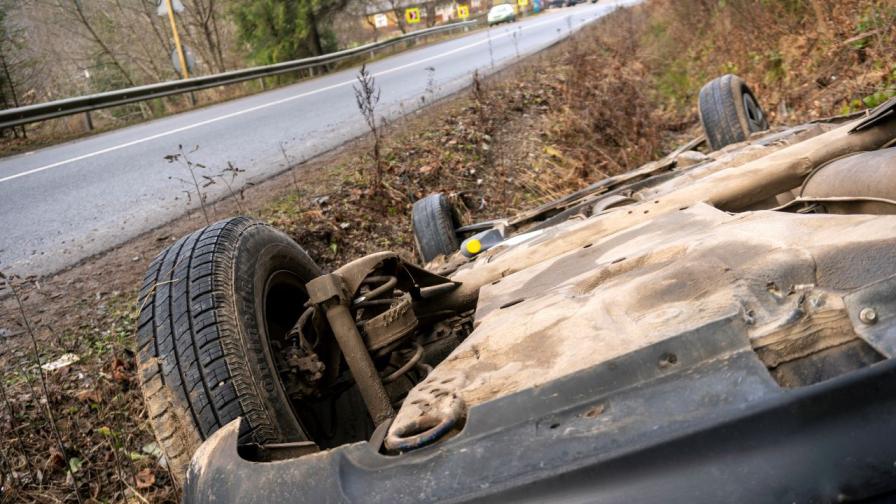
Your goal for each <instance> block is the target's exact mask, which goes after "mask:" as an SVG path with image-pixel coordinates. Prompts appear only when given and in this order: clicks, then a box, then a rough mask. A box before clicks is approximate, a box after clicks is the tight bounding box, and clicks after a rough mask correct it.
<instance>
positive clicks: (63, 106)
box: [0, 21, 477, 128]
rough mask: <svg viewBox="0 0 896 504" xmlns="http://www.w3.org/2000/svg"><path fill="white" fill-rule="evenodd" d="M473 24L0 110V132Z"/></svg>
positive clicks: (334, 58)
mask: <svg viewBox="0 0 896 504" xmlns="http://www.w3.org/2000/svg"><path fill="white" fill-rule="evenodd" d="M476 24H477V22H476V21H465V22H461V23H452V24H447V25H443V26H435V27H432V28H426V29H424V30H419V31H415V32H412V33H406V34H404V35H400V36H398V37H394V38H391V39H389V40H384V41H381V42H373V43H370V44H365V45H362V46H358V47H355V48H352V49H345V50H343V51H337V52H333V53H329V54H324V55H321V56H314V57H311V58H302V59H297V60H293V61H285V62H283V63H275V64H273V65H265V66H259V67H252V68H246V69H243V70H232V71H230V72H224V73H219V74H214V75H206V76H203V77H194V78H190V79H183V80H177V81H168V82H160V83H157V84H147V85H145V86H137V87H132V88H127V89H119V90H117V91H108V92H105V93H97V94H93V95H87V96H79V97H75V98H65V99H62V100H56V101H51V102H47V103H38V104H35V105H28V106H25V107H18V108H12V109H6V110H0V128H10V127H13V126H20V125H23V124H28V123H34V122H40V121H46V120H48V119H55V118H57V117H64V116H68V115H74V114H79V113H82V112H90V111H92V110H100V109H104V108H109V107H115V106H118V105H126V104H128V103H134V102H140V101H146V100H152V99H154V98H161V97H164V96H171V95H176V94H182V93H189V92H192V91H199V90H201V89H207V88H211V87H217V86H224V85H229V84H236V83H239V82H245V81H248V80H252V79H258V78H260V77H270V76H272V75H279V74H283V73H287V72H292V71H295V70H302V69H305V68H312V67H318V66H323V65H327V64H330V63H335V62H337V61H342V60H345V59H348V58H351V57H353V56H357V55H359V54H364V53H366V52H372V51H376V50H379V49H384V48H386V47H390V46H393V45H395V44H398V43H400V42H404V41H407V40H414V39H417V38H420V37H423V36H426V35H432V34H435V33H441V32H447V31H451V30H456V29H458V28H468V27H470V26H474V25H476Z"/></svg>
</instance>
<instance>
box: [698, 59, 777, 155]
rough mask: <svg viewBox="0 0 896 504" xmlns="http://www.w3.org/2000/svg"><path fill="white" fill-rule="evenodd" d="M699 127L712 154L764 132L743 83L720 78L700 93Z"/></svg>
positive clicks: (761, 118) (758, 109)
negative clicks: (712, 151)
mask: <svg viewBox="0 0 896 504" xmlns="http://www.w3.org/2000/svg"><path fill="white" fill-rule="evenodd" d="M699 108H700V123H701V124H702V125H703V131H704V132H705V133H706V140H707V141H708V142H709V146H710V148H712V150H719V149H721V148H722V147H725V146H726V145H730V144H733V143H737V142H743V141H745V140H747V139H748V138H749V137H750V134H752V133H755V132H757V131H765V130H767V129H768V121H767V120H766V117H765V113H764V112H763V111H762V107H760V106H759V102H758V101H756V97H755V96H754V95H753V92H752V91H751V90H750V88H749V86H747V84H746V82H744V81H743V79H741V78H740V77H738V76H736V75H731V74H728V75H723V76H722V77H719V78H718V79H715V80H712V81H710V82H708V83H707V84H706V85H704V86H703V88H702V89H701V90H700V98H699Z"/></svg>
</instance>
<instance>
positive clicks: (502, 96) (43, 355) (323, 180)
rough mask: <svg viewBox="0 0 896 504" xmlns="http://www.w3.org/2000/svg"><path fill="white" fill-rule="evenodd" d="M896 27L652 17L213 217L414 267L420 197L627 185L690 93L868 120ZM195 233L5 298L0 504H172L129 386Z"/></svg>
mask: <svg viewBox="0 0 896 504" xmlns="http://www.w3.org/2000/svg"><path fill="white" fill-rule="evenodd" d="M894 21H896V9H894V8H893V7H892V4H891V3H890V2H885V1H873V0H846V1H834V0H813V1H808V0H807V1H784V2H767V1H761V0H755V1H747V0H726V1H724V2H719V1H710V0H654V1H652V2H648V3H647V4H646V5H643V6H642V7H640V8H637V9H634V10H628V11H619V12H617V13H615V14H613V15H612V16H611V17H610V18H609V19H607V20H605V21H603V22H599V23H596V24H595V25H593V26H591V27H589V28H587V29H585V30H583V31H582V32H580V33H579V34H578V35H577V36H575V37H574V38H573V39H571V40H569V41H567V42H565V43H563V44H561V45H558V46H556V47H554V48H552V49H550V50H549V51H547V52H545V53H543V54H541V55H539V56H536V57H533V58H531V59H530V60H527V61H525V62H523V63H521V64H520V65H518V66H517V67H515V68H513V69H511V70H508V71H505V72H504V73H502V74H500V75H498V76H495V77H493V78H490V79H487V80H485V81H480V80H478V79H477V80H476V81H475V82H474V85H473V87H472V89H470V90H468V91H466V92H464V93H462V94H461V95H459V96H458V97H456V98H455V99H452V100H448V101H445V102H443V103H438V104H435V105H433V106H430V107H429V108H427V109H424V110H423V111H421V112H419V113H418V114H417V115H415V116H411V117H408V118H407V119H404V120H400V121H398V122H396V123H393V124H390V125H387V126H386V127H385V128H384V129H382V130H380V131H379V133H378V135H379V137H378V141H379V163H377V162H376V160H375V159H373V140H372V139H362V140H359V141H358V142H354V143H352V144H350V145H348V146H346V147H345V148H343V149H342V150H340V151H338V152H335V153H333V154H330V155H327V156H324V157H322V158H321V159H318V160H313V161H310V162H308V163H305V164H302V165H299V166H296V167H293V169H291V170H290V171H288V172H287V173H284V174H283V175H281V176H279V177H277V178H275V179H273V180H271V181H269V182H266V183H263V184H261V185H259V186H257V187H254V188H250V189H248V190H247V191H246V193H245V194H244V195H235V196H234V197H233V198H231V199H229V200H226V201H223V202H220V203H217V204H215V205H214V206H212V207H210V208H209V211H210V214H211V216H212V217H213V218H223V217H226V216H228V215H232V214H233V213H236V212H244V213H250V214H252V215H255V216H256V217H259V218H261V219H264V220H266V221H268V222H271V223H273V224H274V225H276V226H278V227H280V228H282V229H285V230H286V231H287V232H289V233H290V234H291V235H292V236H293V237H294V238H296V239H297V240H298V241H299V242H300V243H301V244H302V245H303V246H304V247H306V248H307V249H308V250H309V252H310V253H311V255H312V256H313V257H315V258H316V259H317V260H318V261H319V262H320V264H321V265H322V266H323V267H324V268H328V269H332V268H333V267H335V266H337V265H340V264H342V263H344V262H345V261H347V260H349V259H352V258H355V257H357V256H358V255H361V254H365V253H369V252H373V251H377V250H382V249H392V250H396V251H398V252H400V253H401V254H403V255H405V256H408V257H412V255H413V249H412V238H411V237H410V226H409V219H408V216H409V213H410V205H411V203H412V201H413V200H414V199H415V198H418V197H420V196H423V195H425V194H427V193H429V192H432V191H437V190H440V191H445V192H449V193H452V194H454V195H455V197H456V198H457V200H458V201H460V202H463V203H464V205H465V207H466V209H467V211H466V216H465V217H466V218H467V219H469V220H479V219H484V218H489V217H492V216H498V215H506V214H508V213H512V212H515V211H518V210H521V209H524V208H528V207H531V206H532V205H535V204H537V203H539V202H542V201H544V200H546V199H548V198H552V197H555V196H557V195H559V194H562V193H564V192H565V191H568V190H570V189H574V188H577V187H580V186H582V185H584V184H587V183H588V182H591V181H593V180H595V179H598V178H601V177H603V176H606V175H610V174H614V173H619V172H622V171H625V170H629V169H631V168H633V167H636V166H638V165H639V164H641V163H644V162H646V161H649V160H651V159H654V158H656V157H657V156H659V155H662V154H663V153H665V152H666V151H668V150H669V149H671V148H673V147H674V146H676V145H678V144H679V143H681V142H683V141H684V140H687V139H690V138H692V137H694V136H696V135H698V134H699V133H700V129H699V125H698V121H697V116H696V109H695V102H696V95H697V92H698V91H699V88H700V86H701V84H702V83H703V82H704V81H706V80H708V79H710V78H712V77H714V76H717V75H719V74H722V73H725V72H732V71H733V72H736V73H738V74H739V75H741V76H743V77H744V78H745V79H746V80H747V81H748V82H749V83H750V84H751V85H752V86H753V88H754V90H755V91H756V94H757V96H758V97H759V99H760V101H761V102H762V103H763V105H764V106H765V108H766V110H767V111H768V112H769V114H770V115H771V122H772V123H773V124H775V123H777V124H782V123H796V122H800V121H806V120H811V119H814V118H817V117H822V116H827V115H831V114H837V113H841V112H846V111H850V110H854V109H858V108H863V107H867V106H871V105H873V104H875V103H876V102H877V101H879V100H880V99H882V97H885V96H888V95H891V94H893V87H894V81H896V78H894V77H896V74H894V64H893V60H892V57H891V55H892V54H894V49H896V28H894ZM373 85H375V83H373ZM193 156H194V157H196V159H195V160H196V161H198V162H201V161H202V160H201V151H198V152H197V153H195V154H194V155H193ZM197 156H198V157H197ZM160 162H162V161H161V160H160ZM375 166H379V167H380V172H379V173H374V171H375V168H374V167H375ZM376 179H379V180H380V183H379V184H374V183H373V182H372V181H373V180H376ZM203 223H204V220H203V218H202V216H201V214H197V215H193V216H188V217H186V218H184V219H181V220H179V221H176V222H173V223H171V224H170V225H169V226H166V227H165V228H164V229H159V230H156V231H155V232H152V233H149V234H148V235H146V236H144V237H141V238H139V239H137V240H135V241H134V242H132V243H129V244H127V245H125V246H123V247H121V248H120V249H118V250H115V251H112V252H110V253H108V254H106V255H104V256H102V257H98V258H95V259H92V260H90V261H87V262H86V263H85V264H82V265H80V266H78V267H76V268H73V269H71V270H69V271H66V272H63V273H61V274H59V275H56V276H55V277H53V278H46V279H17V280H13V281H12V282H11V284H12V286H14V287H15V291H16V294H17V295H18V299H19V300H21V304H19V303H18V302H17V299H16V297H14V296H10V295H9V293H10V292H11V289H10V287H9V286H7V287H6V289H5V292H6V294H7V296H6V297H5V298H4V299H3V300H2V304H0V342H2V344H0V364H2V368H0V369H2V376H0V384H2V388H0V432H2V433H3V434H2V442H0V473H2V478H3V479H2V482H0V484H2V485H3V497H2V498H3V499H6V498H9V499H23V500H32V501H41V502H44V501H53V500H63V501H68V502H75V501H76V497H75V491H74V489H75V488H77V492H78V495H79V496H80V498H81V500H83V501H87V500H91V499H93V500H102V501H124V500H128V501H133V502H136V501H141V502H142V501H151V502H164V501H174V500H176V499H177V494H176V491H175V489H174V488H173V487H172V485H171V483H170V479H169V477H168V475H167V474H166V472H165V469H164V461H162V460H160V459H159V453H158V450H157V448H156V446H155V444H154V440H153V437H152V434H151V433H150V431H149V430H148V426H147V424H146V418H145V412H144V410H143V405H142V400H141V397H140V393H139V391H137V390H136V388H135V384H136V380H135V376H134V373H135V369H134V365H133V352H134V340H133V332H134V324H135V323H136V320H135V314H136V311H137V308H138V307H136V306H134V304H135V299H136V288H137V286H138V283H139V281H140V278H141V277H142V274H143V272H144V271H145V269H146V267H147V264H148V263H149V261H150V260H151V259H152V257H153V255H154V254H155V253H157V252H159V251H160V250H161V249H162V248H164V247H165V246H167V245H168V244H170V243H171V242H172V240H173V239H176V238H177V237H179V236H180V235H182V234H184V233H186V232H188V231H190V230H191V229H193V228H196V227H199V226H200V225H203ZM25 320H27V321H28V322H29V324H28V325H25V323H24V321H25ZM66 353H71V354H75V355H77V356H78V357H79V358H80V360H79V361H78V362H76V363H73V364H69V365H66V366H63V367H61V368H59V369H56V370H52V371H46V372H45V373H43V376H45V378H46V392H44V389H43V386H42V382H41V374H39V373H38V371H37V369H38V368H37V365H36V362H37V361H38V360H39V362H41V363H44V364H46V363H48V362H52V361H55V360H57V359H58V358H59V357H60V356H62V355H63V354H66ZM57 433H58V435H57Z"/></svg>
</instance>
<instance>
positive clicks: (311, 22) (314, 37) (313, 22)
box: [308, 9, 324, 56]
mask: <svg viewBox="0 0 896 504" xmlns="http://www.w3.org/2000/svg"><path fill="white" fill-rule="evenodd" d="M317 23H318V20H317V16H315V15H314V9H310V10H309V11H308V26H309V27H310V28H311V34H310V36H309V38H310V40H309V42H310V43H311V53H312V55H313V56H320V55H321V54H323V53H324V48H323V44H322V43H321V40H320V29H319V28H318V26H317Z"/></svg>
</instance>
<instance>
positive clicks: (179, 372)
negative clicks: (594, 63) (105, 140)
mask: <svg viewBox="0 0 896 504" xmlns="http://www.w3.org/2000/svg"><path fill="white" fill-rule="evenodd" d="M730 77H731V76H726V78H720V79H718V80H716V81H713V83H710V84H708V85H707V88H705V89H708V91H707V94H706V96H707V97H708V98H706V99H705V100H704V93H703V92H701V114H702V115H701V117H702V119H703V122H704V129H705V130H706V132H707V135H706V136H705V137H701V138H698V139H695V140H694V141H693V142H689V143H688V144H686V145H683V146H682V147H681V148H679V149H676V150H675V151H674V152H672V153H670V154H669V155H668V156H666V157H664V158H663V159H660V160H658V161H655V162H652V163H649V164H647V165H645V166H643V167H641V168H639V169H637V170H634V171H632V172H629V173H625V174H622V175H618V176H615V177H610V178H607V179H604V180H601V181H599V182H596V183H594V184H592V185H590V186H588V187H586V188H584V189H582V190H580V191H577V192H576V193H573V194H570V195H568V196H566V197H564V198H561V199H559V200H557V201H554V202H551V203H548V204H545V205H542V206H540V207H538V208H535V209H533V210H531V211H528V212H524V213H522V214H520V215H516V216H512V217H509V218H507V219H502V220H497V221H490V222H487V223H476V224H474V225H466V226H462V225H460V223H458V222H457V219H456V215H454V213H453V212H452V210H451V208H450V205H449V204H448V203H446V201H447V200H446V199H445V198H444V196H443V195H433V196H432V197H431V199H429V200H427V201H426V203H425V204H421V205H419V206H417V205H415V212H417V211H418V208H419V212H420V213H419V214H418V215H415V217H414V223H415V233H416V238H417V244H418V249H419V250H420V253H421V256H422V257H423V259H424V261H425V262H426V263H427V264H426V266H425V267H421V266H418V265H416V264H412V263H410V262H408V261H406V260H405V259H402V258H401V257H400V256H399V255H397V254H395V253H392V252H381V253H377V254H373V255H369V256H366V257H363V258H360V259H357V260H355V261H353V262H351V263H349V264H346V265H345V266H343V267H341V268H339V269H337V270H335V271H333V272H330V273H325V272H322V271H320V270H319V268H317V266H316V265H314V263H313V260H311V259H310V258H308V257H307V255H305V254H304V252H303V251H301V249H299V248H298V246H297V245H294V244H290V243H288V242H287V241H285V240H288V239H287V238H285V236H281V235H279V234H277V232H275V231H274V230H270V229H268V228H266V227H265V226H263V225H261V224H259V223H256V222H252V221H251V220H249V219H245V218H241V219H235V220H230V221H222V222H221V223H218V224H215V225H213V226H211V227H210V228H208V229H206V230H201V231H197V233H198V234H196V233H194V234H193V235H190V237H185V238H184V239H183V240H182V242H179V244H176V245H175V246H174V247H175V249H176V251H175V252H170V251H166V252H165V253H163V254H162V255H160V258H159V259H157V263H155V265H154V266H153V268H151V270H150V274H148V275H147V283H145V284H144V289H143V294H142V297H143V299H144V305H145V306H148V308H145V309H144V312H143V313H142V314H141V328H140V334H139V335H138V338H139V339H140V343H141V345H140V346H141V355H140V362H141V372H142V374H143V385H144V395H145V397H146V401H147V406H148V409H149V411H150V414H151V415H152V416H153V418H154V419H155V420H154V421H155V422H156V424H155V425H156V434H157V437H158V438H159V439H160V440H162V442H161V443H160V444H161V445H162V446H163V448H164V449H165V450H166V452H167V453H169V454H173V456H171V457H169V459H170V460H171V461H172V462H173V470H174V471H175V472H177V471H182V472H183V473H185V478H184V480H183V481H185V500H186V501H187V502H210V501H215V502H222V501H223V502H271V501H279V500H285V499H290V500H301V501H309V502H322V501H325V502H331V501H332V502H420V501H450V502H459V501H469V500H479V499H487V500H489V501H508V502H511V501H512V502H525V501H532V502H544V501H558V502H628V501H632V500H634V501H636V502H670V501H671V502H720V501H728V502H740V501H750V502H781V501H788V502H791V501H793V502H829V501H838V502H852V501H862V502H866V501H868V502H878V501H879V502H886V501H887V499H893V498H896V466H894V464H893V461H894V460H896V442H893V441H891V440H890V439H889V438H890V436H889V434H890V433H892V432H893V428H894V421H893V418H896V380H894V378H896V364H894V360H893V357H894V355H896V329H894V327H896V326H894V325H893V324H896V295H894V294H896V247H894V244H896V184H894V182H893V180H894V178H893V177H892V174H893V171H894V170H896V147H893V146H892V145H893V144H894V141H896V118H894V116H896V101H892V100H891V101H890V102H888V103H885V104H883V105H881V106H880V107H878V108H877V109H875V110H874V111H872V112H870V113H863V114H860V115H852V116H845V117H837V118H831V119H827V120H821V121H816V122H814V123H809V124H804V125H798V126H795V127H777V128H775V129H773V130H766V128H767V127H768V125H767V123H765V122H764V118H762V117H761V111H758V110H759V109H758V105H756V102H755V98H754V97H753V96H752V93H751V92H750V91H749V89H748V88H747V87H746V85H745V84H743V83H742V82H741V81H739V80H738V79H736V78H734V79H732V78H730ZM712 86H716V87H715V88H714V87H712ZM731 90H734V91H733V92H734V95H733V96H734V97H735V100H734V103H735V105H730V104H727V102H725V100H721V101H719V100H716V101H715V102H714V101H712V93H716V94H717V95H719V96H721V97H722V98H725V97H728V98H730V96H729V95H728V94H725V93H729V94H730V93H731V92H732V91H731ZM720 93H721V94H720ZM738 93H740V94H738ZM741 97H743V100H742V101H741ZM748 98H749V99H748ZM729 101H730V100H729ZM716 102H718V103H721V105H718V104H715V105H712V104H713V103H716ZM751 103H752V105H751ZM751 106H752V107H755V109H751V108H750V107H751ZM707 107H715V108H707ZM726 107H727V108H726ZM732 107H734V108H732ZM724 114H728V116H730V117H729V118H734V119H732V121H734V122H736V121H737V120H738V119H737V118H738V117H740V119H741V121H740V123H738V124H739V126H736V127H734V129H730V128H731V127H732V126H731V123H732V121H729V129H727V130H719V129H716V127H715V126H712V124H715V123H720V122H724V121H722V119H725V116H724ZM756 114H759V116H758V117H756V116H755V115H756ZM748 116H749V117H748ZM751 118H752V119H751ZM726 120H727V119H726ZM738 128H740V129H739V130H738ZM707 142H708V143H709V146H708V147H709V148H708V149H706V152H700V151H698V150H697V148H698V147H699V146H700V145H701V144H704V143H707ZM720 144H724V145H720ZM215 226H217V227H215ZM225 245H226V247H225ZM186 250H192V251H193V252H191V253H189V254H188V255H186V256H184V257H187V259H188V260H187V261H186V262H184V261H183V257H182V256H183V255H184V252H183V251H186ZM203 265H207V266H208V267H207V268H206V269H205V270H202V269H201V268H200V267H204V266H203ZM194 270H195V271H194ZM179 272H180V273H179ZM164 282H169V283H164ZM240 285H244V286H245V287H240ZM160 286H161V287H160ZM178 289H180V290H178ZM180 300H184V301H183V302H185V303H186V305H184V306H182V307H181V301H180ZM166 303H167V304H166ZM178 307H181V308H178ZM169 346H170V347H171V351H168V347H169ZM189 352H193V354H195V355H196V356H197V358H196V360H195V364H191V362H192V361H190V360H189V356H190V355H192V354H190V353H189ZM207 353H208V355H206V354H207ZM184 356H187V357H184ZM215 366H219V367H215ZM212 371H214V373H215V378H214V379H211V380H210V379H207V378H208V376H209V373H211V372H212ZM197 377H199V378H201V379H199V378H197ZM178 380H179V381H178ZM216 380H217V381H216ZM188 383H195V384H196V385H195V386H193V387H190V386H188V385H187V384H188ZM181 389H183V390H184V392H181ZM209 411H210V412H211V413H213V415H209V416H208V417H207V418H206V417H205V416H204V415H205V414H206V413H207V412H209ZM190 426H193V427H192V428H190ZM191 429H192V430H191ZM194 452H195V453H194ZM189 460H191V462H189V464H188V467H187V461H189Z"/></svg>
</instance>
